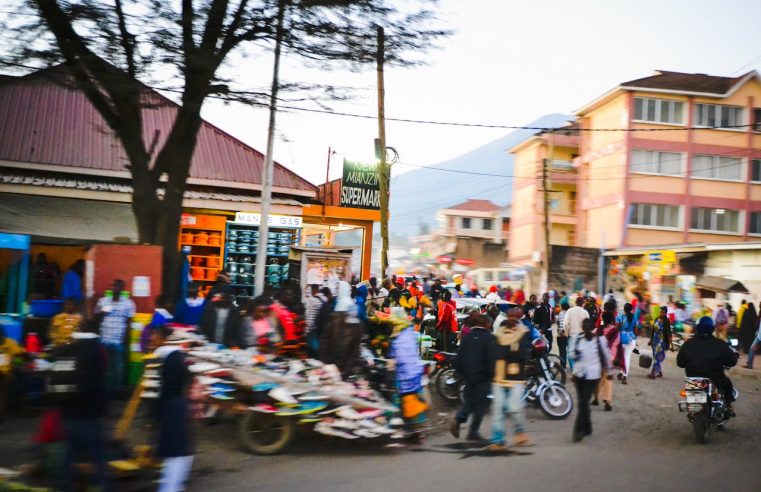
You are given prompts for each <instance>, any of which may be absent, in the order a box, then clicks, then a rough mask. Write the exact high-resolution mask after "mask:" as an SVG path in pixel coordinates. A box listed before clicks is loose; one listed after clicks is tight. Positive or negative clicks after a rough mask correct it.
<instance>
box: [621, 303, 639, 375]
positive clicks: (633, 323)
mask: <svg viewBox="0 0 761 492" xmlns="http://www.w3.org/2000/svg"><path fill="white" fill-rule="evenodd" d="M616 324H617V326H618V333H619V339H620V342H621V346H622V347H623V352H624V354H623V365H622V367H621V370H620V371H619V373H618V380H619V381H621V384H629V382H628V378H629V368H630V367H631V366H630V363H631V359H632V353H634V349H635V348H636V347H637V332H639V323H637V317H636V316H634V307H633V306H632V305H631V304H629V303H628V302H627V303H626V304H624V313H623V314H621V315H619V316H618V320H616Z"/></svg>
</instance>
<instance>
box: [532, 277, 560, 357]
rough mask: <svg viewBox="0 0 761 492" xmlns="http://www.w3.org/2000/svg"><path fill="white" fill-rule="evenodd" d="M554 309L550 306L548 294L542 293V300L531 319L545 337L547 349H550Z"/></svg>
mask: <svg viewBox="0 0 761 492" xmlns="http://www.w3.org/2000/svg"><path fill="white" fill-rule="evenodd" d="M554 314H555V313H554V311H553V310H552V306H550V295H549V294H548V293H546V292H545V293H544V294H542V302H541V303H540V304H539V305H538V306H537V307H536V309H534V313H533V316H532V318H531V321H532V322H533V323H534V324H535V325H536V326H537V328H539V331H540V332H541V333H542V335H543V336H544V338H546V339H547V350H548V351H550V352H551V351H552V323H553V321H554V319H555V315H554Z"/></svg>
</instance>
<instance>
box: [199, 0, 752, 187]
mask: <svg viewBox="0 0 761 492" xmlns="http://www.w3.org/2000/svg"><path fill="white" fill-rule="evenodd" d="M441 12H442V14H441V15H442V19H443V20H444V21H445V23H446V25H447V26H448V27H450V28H452V29H455V30H456V31H457V32H456V34H455V35H453V36H452V37H450V38H448V39H446V40H445V41H443V42H442V43H441V44H442V48H441V49H440V50H437V51H434V52H432V53H431V54H430V65H429V66H426V67H422V68H414V69H398V68H397V69H390V70H388V71H387V74H386V96H387V101H386V114H387V116H389V117H401V118H416V119H427V120H446V121H461V122H477V123H496V124H506V125H521V124H525V123H528V122H530V121H532V120H534V119H536V118H538V117H540V116H542V115H544V114H547V113H567V114H570V113H571V112H572V111H573V110H575V109H577V108H579V107H580V106H582V105H583V104H584V103H586V102H588V101H590V100H592V99H594V98H595V97H597V96H598V95H600V94H602V93H603V92H605V91H607V90H609V89H610V88H612V87H614V86H616V85H617V84H619V83H621V82H623V81H627V80H631V79H635V78H640V77H645V76H648V75H650V74H651V73H652V72H653V71H654V70H655V69H666V70H673V71H684V72H696V73H708V74H713V75H738V74H740V73H744V72H747V71H749V70H752V69H759V68H761V27H760V26H761V24H760V23H761V1H758V0H721V1H716V0H713V1H706V0H636V1H633V0H625V1H624V0H583V1H582V0H576V1H570V0H562V1H561V0H555V1H551V0H520V1H519V0H444V1H442V2H441ZM246 63H247V64H246V66H245V68H246V73H251V74H258V76H257V77H256V80H257V81H260V82H261V81H262V80H266V79H267V77H269V73H270V71H271V59H270V57H264V56H262V57H257V58H255V59H253V60H248V61H247V62H246ZM238 68H240V67H238ZM241 73H242V71H241ZM262 74H264V75H265V76H264V77H262ZM286 75H287V76H290V77H296V76H308V77H315V78H319V79H320V80H321V81H325V80H328V79H330V80H336V81H339V82H341V83H346V84H347V85H351V86H354V87H358V88H360V90H359V91H358V97H357V98H356V99H354V100H353V101H351V102H348V103H342V104H336V105H334V106H333V107H334V109H337V110H343V111H350V112H356V113H363V114H375V113H376V99H375V92H374V91H375V72H374V71H373V70H367V71H366V72H364V73H360V74H345V73H331V74H318V75H315V74H312V73H305V72H303V71H300V70H297V69H294V68H293V67H286ZM204 116H205V117H206V118H207V119H208V120H209V121H211V122H212V123H214V124H216V125H218V126H220V127H221V128H223V129H224V130H227V131H229V132H230V133H232V134H233V135H234V136H236V137H238V138H240V139H242V140H243V141H245V142H246V143H248V144H250V145H253V146H254V147H256V148H258V149H260V150H262V151H263V150H264V149H265V142H266V128H267V112H266V111H265V110H263V109H251V108H248V107H242V106H239V105H231V106H225V105H222V104H219V103H210V104H208V105H207V106H206V107H205V110H204ZM278 129H279V132H280V136H281V139H280V140H278V141H277V143H276V150H275V157H276V158H277V160H278V161H280V162H281V163H283V164H285V165H287V166H289V167H290V168H291V169H293V170H294V171H296V172H298V173H299V174H301V175H303V176H304V177H306V178H307V179H309V180H311V181H313V182H315V183H318V182H322V181H324V178H325V164H326V157H327V151H328V147H332V148H333V149H334V150H336V151H337V152H339V153H341V154H344V155H346V156H347V157H350V158H356V159H362V158H369V157H370V156H372V141H373V138H375V136H376V133H377V124H376V122H375V121H373V120H358V119H353V118H345V117H339V116H330V115H315V114H305V113H289V114H282V115H280V116H279V117H278ZM507 132H508V131H507V130H488V129H467V128H446V127H436V126H429V125H416V124H405V123H391V122H390V123H388V125H387V141H388V145H390V146H393V147H395V148H396V149H397V150H398V152H399V154H400V159H401V161H402V162H405V163H410V164H415V165H429V164H435V163H437V162H440V161H443V160H446V159H449V158H452V157H456V156H458V155H460V154H462V153H464V152H467V151H468V150H470V149H473V148H475V147H478V146H480V145H482V144H484V143H486V142H489V141H490V140H493V139H495V138H498V137H500V136H502V135H504V134H505V133H507ZM338 164H339V163H338V162H336V165H335V166H334V172H332V173H331V178H335V177H338V176H339V175H340V166H339V165H338ZM409 169H410V168H409V167H407V168H405V167H404V166H400V167H399V170H401V171H404V170H409Z"/></svg>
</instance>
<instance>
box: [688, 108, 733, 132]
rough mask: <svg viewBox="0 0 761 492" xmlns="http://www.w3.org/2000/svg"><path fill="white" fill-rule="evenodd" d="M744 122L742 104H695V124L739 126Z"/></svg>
mask: <svg viewBox="0 0 761 492" xmlns="http://www.w3.org/2000/svg"><path fill="white" fill-rule="evenodd" d="M744 124H745V120H744V119H743V108H742V106H724V105H721V104H696V105H695V126H712V127H730V128H731V127H739V126H741V125H744Z"/></svg>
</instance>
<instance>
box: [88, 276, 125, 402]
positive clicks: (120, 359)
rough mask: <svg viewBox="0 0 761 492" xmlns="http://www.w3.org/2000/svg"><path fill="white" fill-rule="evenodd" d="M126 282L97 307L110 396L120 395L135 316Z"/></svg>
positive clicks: (118, 281)
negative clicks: (106, 358)
mask: <svg viewBox="0 0 761 492" xmlns="http://www.w3.org/2000/svg"><path fill="white" fill-rule="evenodd" d="M125 285H126V284H125V283H124V280H121V279H116V280H114V283H113V285H112V287H111V296H109V297H107V296H103V297H101V298H100V299H99V300H98V303H97V304H96V305H95V315H96V319H97V320H98V321H100V341H101V343H102V344H103V345H104V346H105V348H106V352H107V353H108V374H109V376H110V377H109V384H108V388H109V391H110V392H111V393H115V392H119V391H121V389H122V387H123V385H124V373H125V367H126V363H127V361H126V357H125V347H126V341H127V335H128V330H129V326H130V324H131V323H132V318H133V317H134V316H135V302H134V301H133V300H132V299H130V298H129V297H128V296H125V295H122V294H123V293H124V294H126V293H125V292H124V287H125Z"/></svg>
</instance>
